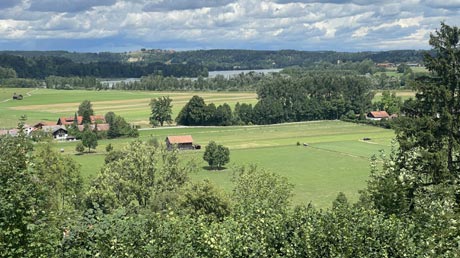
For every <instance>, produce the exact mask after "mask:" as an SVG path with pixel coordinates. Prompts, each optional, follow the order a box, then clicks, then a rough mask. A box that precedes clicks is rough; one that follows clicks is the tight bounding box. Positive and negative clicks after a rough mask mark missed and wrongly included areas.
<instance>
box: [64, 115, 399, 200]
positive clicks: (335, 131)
mask: <svg viewBox="0 0 460 258" xmlns="http://www.w3.org/2000/svg"><path fill="white" fill-rule="evenodd" d="M185 134H191V135H192V136H193V138H194V140H195V143H197V144H201V145H202V146H203V147H204V145H206V144H207V143H208V142H209V141H210V140H214V141H216V142H217V143H219V144H223V145H225V146H228V147H229V148H230V151H231V156H230V159H231V161H230V164H228V165H227V166H226V169H225V170H221V171H209V170H207V169H206V166H207V164H206V163H205V162H204V161H203V160H202V156H203V153H204V150H195V151H182V152H181V155H182V156H183V157H184V160H191V159H193V160H195V162H197V163H198V167H199V168H200V170H199V171H198V172H197V173H195V174H193V175H191V177H192V178H193V179H194V180H201V179H209V180H211V181H213V182H215V183H216V184H217V185H219V186H220V187H221V188H223V189H225V190H226V191H231V189H232V181H231V178H232V173H233V171H234V168H235V167H238V166H243V165H250V164H253V165H257V166H258V167H259V168H263V169H267V170H269V171H271V172H274V173H277V174H279V175H283V176H285V177H287V178H288V179H289V181H290V182H291V183H292V184H294V186H295V187H294V196H293V202H294V203H296V204H300V203H309V202H312V203H313V204H314V205H315V206H317V207H320V208H327V207H329V205H330V204H331V202H332V200H333V199H334V198H335V197H336V196H337V193H338V192H344V193H345V194H346V195H347V196H348V198H349V199H350V200H352V201H356V200H357V198H358V190H360V189H363V188H364V187H365V182H366V180H367V178H368V175H369V166H370V163H369V158H370V157H371V156H372V155H373V154H378V153H379V150H382V149H383V150H386V151H388V150H389V149H390V145H391V139H392V138H393V137H394V135H393V132H392V131H391V130H386V129H382V128H378V127H371V126H367V125H358V124H353V123H345V122H341V121H318V122H304V123H293V124H281V125H270V126H238V127H233V126H232V127H211V128H204V127H200V128H179V127H175V128H174V127H172V128H166V129H163V128H158V129H151V130H142V131H141V133H140V139H142V140H148V139H149V138H153V137H156V138H157V139H158V140H159V141H160V142H163V141H164V139H165V138H166V136H167V135H185ZM363 137H369V138H371V139H372V140H371V141H367V142H365V141H362V140H361V139H362V138H363ZM132 140H133V139H116V140H103V141H99V146H98V147H97V152H96V153H92V154H84V155H76V153H75V151H74V149H75V144H76V143H57V144H56V148H57V149H61V148H62V149H64V153H65V154H67V155H70V156H71V157H73V158H74V159H75V160H76V161H77V162H78V163H80V164H81V165H82V173H83V176H84V178H85V181H86V182H90V180H91V178H92V177H94V176H95V175H96V174H97V173H98V172H99V170H100V168H101V167H102V165H103V163H104V157H105V146H106V145H107V144H109V143H111V144H112V145H113V146H114V147H115V149H119V148H122V146H123V145H125V144H126V143H127V142H129V141H132ZM297 142H299V143H301V146H297ZM303 143H308V145H309V146H308V147H304V146H303Z"/></svg>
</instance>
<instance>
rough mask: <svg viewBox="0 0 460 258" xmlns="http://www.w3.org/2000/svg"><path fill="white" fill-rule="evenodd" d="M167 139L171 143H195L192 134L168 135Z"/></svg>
mask: <svg viewBox="0 0 460 258" xmlns="http://www.w3.org/2000/svg"><path fill="white" fill-rule="evenodd" d="M166 139H167V140H168V141H169V143H170V144H178V143H193V138H192V136H191V135H180V136H168V137H167V138H166Z"/></svg>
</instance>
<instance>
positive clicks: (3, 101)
mask: <svg viewBox="0 0 460 258" xmlns="http://www.w3.org/2000/svg"><path fill="white" fill-rule="evenodd" d="M37 90H38V88H35V89H34V90H31V91H29V92H26V94H25V95H26V96H24V98H25V97H31V96H32V94H31V93H32V92H34V91H37ZM10 100H12V98H8V99H5V100H2V101H0V103H5V102H8V101H10Z"/></svg>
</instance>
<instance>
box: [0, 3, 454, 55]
mask: <svg viewBox="0 0 460 258" xmlns="http://www.w3.org/2000/svg"><path fill="white" fill-rule="evenodd" d="M401 2H402V3H401ZM441 21H445V22H446V23H447V24H449V25H455V26H460V0H441V1H440V0H404V1H401V0H325V1H319V0H0V50H69V51H78V52H87V51H90V52H99V51H115V52H121V51H131V50H137V49H140V48H149V49H150V48H155V49H156V48H159V49H177V50H187V49H215V48H233V49H234V48H237V49H274V50H277V49H297V50H336V51H363V50H389V49H427V48H429V46H428V37H429V34H430V32H432V31H434V30H435V29H436V28H439V26H440V22H441Z"/></svg>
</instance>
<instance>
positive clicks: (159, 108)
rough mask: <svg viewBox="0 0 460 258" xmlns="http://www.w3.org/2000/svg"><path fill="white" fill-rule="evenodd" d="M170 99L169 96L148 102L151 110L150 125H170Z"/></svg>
mask: <svg viewBox="0 0 460 258" xmlns="http://www.w3.org/2000/svg"><path fill="white" fill-rule="evenodd" d="M171 102H172V99H170V98H169V96H167V97H165V96H163V97H159V98H156V99H152V100H151V101H150V107H151V109H152V112H151V114H152V115H151V116H150V124H152V125H155V124H156V123H160V126H163V123H164V122H166V123H168V124H170V123H172V118H171V114H172V105H171Z"/></svg>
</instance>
